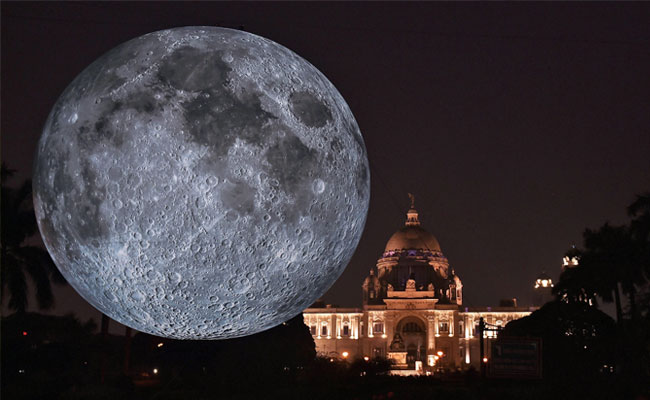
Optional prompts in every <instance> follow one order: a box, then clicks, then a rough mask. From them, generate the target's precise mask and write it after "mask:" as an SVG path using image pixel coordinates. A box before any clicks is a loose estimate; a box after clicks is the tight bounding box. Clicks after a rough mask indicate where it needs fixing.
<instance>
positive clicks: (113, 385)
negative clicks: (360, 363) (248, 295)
mask: <svg viewBox="0 0 650 400" xmlns="http://www.w3.org/2000/svg"><path fill="white" fill-rule="evenodd" d="M637 384H638V382H636V384H635V383H628V382H622V381H620V380H617V379H615V378H612V379H603V380H601V381H598V382H574V383H571V382H562V383H560V382H557V383H550V382H548V381H480V380H479V379H477V377H475V376H474V377H468V376H462V377H455V378H451V379H450V378H447V379H440V378H431V377H422V378H404V377H389V376H377V377H359V378H353V379H350V378H347V379H343V380H330V379H318V378H315V379H314V378H312V379H309V380H308V381H307V380H303V381H301V380H295V379H287V380H281V381H277V382H268V381H267V382H265V381H259V382H256V380H255V378H254V377H246V378H245V379H242V380H241V382H218V381H216V380H212V381H210V380H198V379H197V380H195V381H193V380H191V379H189V380H188V379H186V380H184V381H180V380H178V379H175V378H173V377H170V378H168V379H166V380H165V381H164V382H163V381H162V380H161V381H160V382H155V381H151V382H146V381H141V382H139V383H138V384H137V385H136V384H133V382H132V381H131V380H130V379H126V378H114V379H112V380H111V381H110V382H107V383H106V384H103V385H101V384H70V383H69V382H67V383H66V382H56V381H51V380H48V379H47V378H44V377H41V378H40V379H37V380H33V379H17V380H12V381H11V382H3V393H2V398H3V399H4V400H10V399H125V400H129V399H134V400H135V399H138V400H141V399H152V400H153V399H155V400H172V399H173V400H177V399H178V400H181V399H183V400H185V399H192V400H201V399H205V400H208V399H210V400H212V399H233V400H234V399H309V400H317V399H359V400H361V399H372V400H381V399H383V400H388V399H455V400H465V399H466V400H474V399H477V400H478V399H481V400H482V399H495V400H496V399H499V400H507V399H540V400H541V399H544V400H546V399H632V400H647V399H649V398H650V397H648V396H647V395H648V393H649V391H648V389H650V388H646V389H645V390H644V389H643V388H640V387H639V386H638V385H637Z"/></svg>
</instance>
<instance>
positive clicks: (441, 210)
mask: <svg viewBox="0 0 650 400" xmlns="http://www.w3.org/2000/svg"><path fill="white" fill-rule="evenodd" d="M186 25H213V26H223V27H229V28H238V27H243V28H244V29H245V30H246V31H248V32H251V33H254V34H258V35H261V36H264V37H266V38H269V39H271V40H273V41H276V42H278V43H280V44H282V45H284V46H286V47H288V48H289V49H291V50H293V51H294V52H296V53H297V54H299V55H301V56H302V57H304V58H305V59H307V60H308V61H309V62H311V63H312V64H313V65H315V66H316V67H317V68H318V69H319V70H320V71H322V72H323V73H324V74H325V75H326V76H327V77H328V78H329V79H330V80H331V81H332V83H334V85H335V86H336V87H337V88H338V90H339V91H340V92H341V94H342V95H343V97H344V98H345V99H346V101H347V102H348V104H349V105H350V108H351V109H352V112H353V113H354V115H355V117H356V119H357V122H358V123H359V126H360V128H361V132H362V134H363V136H364V139H365V143H366V147H367V150H368V158H369V160H370V165H371V201H370V211H369V214H368V221H367V224H366V228H365V231H364V234H363V236H362V238H361V242H360V244H359V247H358V249H357V252H356V254H355V255H354V257H353V258H352V261H351V262H350V264H349V266H348V267H347V269H346V271H345V272H344V273H343V275H342V276H341V278H340V279H339V280H338V282H337V283H336V284H335V285H334V286H333V287H332V288H331V289H330V291H329V292H327V294H326V295H325V296H324V300H325V301H327V302H329V303H335V304H339V305H341V306H355V307H357V306H360V305H361V288H360V286H361V283H362V281H363V279H364V278H365V276H366V275H367V274H368V270H369V269H370V268H371V267H372V266H373V265H374V264H375V262H376V260H377V258H378V257H379V256H380V255H381V253H382V252H383V249H384V246H385V244H386V242H387V240H388V238H389V237H390V236H391V234H392V233H393V232H394V231H396V230H397V229H399V228H400V227H401V226H402V225H403V223H404V219H405V212H406V209H407V208H408V205H409V200H408V197H407V193H408V192H411V193H413V194H415V196H416V208H417V209H418V211H419V212H420V221H421V222H422V224H423V226H424V227H425V228H427V229H428V230H429V231H430V232H432V233H433V234H434V235H435V236H436V237H437V238H438V240H439V241H440V244H441V247H442V251H443V252H444V254H445V255H446V256H447V258H448V259H449V262H450V265H451V266H452V267H453V268H454V269H455V270H456V272H457V274H458V275H459V276H460V277H461V279H462V280H463V284H464V302H465V304H466V305H470V306H487V305H496V304H497V303H498V301H499V299H502V298H509V297H517V298H518V299H519V302H520V304H522V305H528V304H529V303H530V300H531V294H532V284H533V281H534V279H535V277H536V276H537V275H538V274H539V273H540V272H541V271H542V270H544V269H545V270H546V271H547V273H549V274H550V275H551V276H552V277H553V278H554V279H556V278H557V277H558V275H559V273H560V263H561V258H562V256H563V254H564V252H565V251H566V250H567V249H568V248H569V247H570V246H571V245H572V244H574V243H576V244H578V245H579V244H581V234H582V231H583V230H584V229H585V228H586V227H593V228H595V227H598V226H600V225H602V224H603V223H604V222H605V221H610V222H611V223H614V224H618V223H624V222H626V220H627V219H626V216H625V207H626V206H627V205H628V204H630V203H631V202H632V201H633V200H634V196H635V194H638V193H641V192H644V191H649V190H650V156H649V155H650V4H648V3H646V4H639V3H636V4H634V3H626V4H603V3H590V4H584V3H570V4H558V3H553V4H549V3H543V4H539V3H537V4H522V3H516V4H513V3H490V4H468V3H455V4H439V3H411V4H397V3H354V4H347V3H333V4H328V3H316V4H314V3H310V4H307V3H280V4H274V3H260V4H255V3H245V4H241V3H236V4H234V3H226V4H224V3H192V4H179V3H150V2H146V3H133V4H131V3H119V4H116V3H106V2H104V3H89V4H85V3H67V4H60V3H43V4H39V3H29V4H18V3H8V2H3V3H2V126H1V127H2V160H3V161H6V162H7V163H8V165H9V166H10V167H12V168H14V169H17V170H18V173H17V178H18V179H16V181H15V182H17V181H19V180H22V179H25V178H28V177H29V176H30V175H31V168H32V159H33V155H34V152H35V149H36V143H37V140H38V138H39V136H40V133H41V129H42V126H43V124H44V122H45V119H46V117H47V114H48V113H49V110H50V108H51V107H52V105H53V104H54V102H55V101H56V99H57V97H58V96H59V94H60V93H61V92H62V91H63V90H64V88H65V87H66V86H67V84H68V83H69V82H70V81H71V80H72V79H73V78H74V77H75V76H76V75H77V74H78V73H79V72H81V70H82V69H83V68H85V67H86V66H87V65H88V64H90V63H91V62H92V61H94V60H95V59H96V58H97V57H99V56H100V55H102V54H103V53H105V52H106V51H108V50H109V49H111V48H113V47H114V46H116V45H118V44H120V43H122V42H124V41H127V40H129V39H131V38H134V37H136V36H139V35H142V34H145V33H148V32H152V31H156V30H160V29H166V28H172V27H178V26H186ZM56 300H57V308H56V309H55V310H53V312H56V313H65V312H70V311H73V312H75V313H77V314H78V315H79V316H80V317H81V318H83V319H86V318H89V317H93V318H95V319H96V321H99V320H98V316H99V313H98V312H97V311H94V309H93V308H92V307H91V306H89V305H88V304H86V303H85V302H84V301H83V300H82V299H81V298H80V297H79V296H77V295H76V294H75V292H74V290H72V289H71V288H66V289H59V290H57V294H56Z"/></svg>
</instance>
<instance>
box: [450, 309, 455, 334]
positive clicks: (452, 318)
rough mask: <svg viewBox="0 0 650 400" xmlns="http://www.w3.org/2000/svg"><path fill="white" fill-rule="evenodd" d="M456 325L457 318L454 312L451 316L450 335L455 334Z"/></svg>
mask: <svg viewBox="0 0 650 400" xmlns="http://www.w3.org/2000/svg"><path fill="white" fill-rule="evenodd" d="M454 325H456V319H455V318H454V314H451V318H450V319H449V336H454V331H455V330H456V329H454Z"/></svg>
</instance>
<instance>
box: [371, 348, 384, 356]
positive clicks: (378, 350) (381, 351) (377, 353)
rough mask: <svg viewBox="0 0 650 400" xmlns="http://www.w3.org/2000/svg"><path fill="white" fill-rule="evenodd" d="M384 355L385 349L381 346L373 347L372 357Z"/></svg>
mask: <svg viewBox="0 0 650 400" xmlns="http://www.w3.org/2000/svg"><path fill="white" fill-rule="evenodd" d="M383 356H384V349H382V348H381V347H375V348H373V349H372V358H377V357H383Z"/></svg>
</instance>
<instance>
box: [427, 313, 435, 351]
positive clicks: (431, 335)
mask: <svg viewBox="0 0 650 400" xmlns="http://www.w3.org/2000/svg"><path fill="white" fill-rule="evenodd" d="M435 329H436V318H435V317H434V316H433V315H427V337H428V340H427V342H428V343H427V349H428V350H429V351H430V352H431V353H433V350H434V349H435V348H436V336H435Z"/></svg>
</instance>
